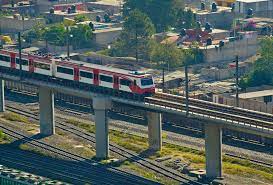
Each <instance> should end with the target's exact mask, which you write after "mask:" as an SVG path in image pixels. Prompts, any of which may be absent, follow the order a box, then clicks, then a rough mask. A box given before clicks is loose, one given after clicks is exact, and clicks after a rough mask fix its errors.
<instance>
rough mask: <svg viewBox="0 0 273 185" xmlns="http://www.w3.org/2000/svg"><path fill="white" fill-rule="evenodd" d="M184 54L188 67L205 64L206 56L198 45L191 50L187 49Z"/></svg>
mask: <svg viewBox="0 0 273 185" xmlns="http://www.w3.org/2000/svg"><path fill="white" fill-rule="evenodd" d="M183 52H184V56H185V59H184V62H185V63H187V64H188V65H193V64H199V63H202V62H204V54H203V53H202V51H200V50H199V46H198V44H197V43H193V44H192V46H191V48H189V49H185V50H184V51H183Z"/></svg>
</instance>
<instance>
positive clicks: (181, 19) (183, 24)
mask: <svg viewBox="0 0 273 185" xmlns="http://www.w3.org/2000/svg"><path fill="white" fill-rule="evenodd" d="M195 26H196V17H195V15H194V13H193V12H192V11H191V9H188V10H186V11H184V10H180V11H179V12H178V21H177V22H176V27H177V28H178V29H181V28H184V29H190V28H194V27H195Z"/></svg>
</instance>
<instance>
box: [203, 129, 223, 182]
mask: <svg viewBox="0 0 273 185" xmlns="http://www.w3.org/2000/svg"><path fill="white" fill-rule="evenodd" d="M205 150H206V176H207V178H211V179H214V178H218V177H219V178H220V177H222V128H221V126H219V125H216V124H206V125H205Z"/></svg>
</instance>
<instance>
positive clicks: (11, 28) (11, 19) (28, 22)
mask: <svg viewBox="0 0 273 185" xmlns="http://www.w3.org/2000/svg"><path fill="white" fill-rule="evenodd" d="M45 22H46V21H45V19H44V18H29V17H23V16H21V15H19V14H14V15H13V16H3V17H0V31H1V32H3V33H17V32H19V31H20V32H22V31H26V30H29V29H31V28H33V26H35V25H36V24H38V23H41V24H45Z"/></svg>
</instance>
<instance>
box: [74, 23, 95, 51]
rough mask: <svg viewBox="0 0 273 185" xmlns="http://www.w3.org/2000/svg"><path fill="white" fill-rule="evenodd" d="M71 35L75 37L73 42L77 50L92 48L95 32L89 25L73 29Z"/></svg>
mask: <svg viewBox="0 0 273 185" xmlns="http://www.w3.org/2000/svg"><path fill="white" fill-rule="evenodd" d="M70 34H72V35H73V37H72V39H71V41H72V45H73V47H74V48H75V49H78V48H83V47H90V46H91V41H92V36H93V32H92V29H91V28H90V27H89V25H82V24H80V25H78V26H76V27H72V28H71V31H70Z"/></svg>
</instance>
